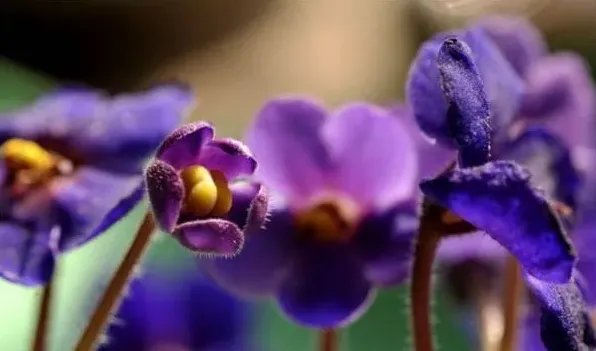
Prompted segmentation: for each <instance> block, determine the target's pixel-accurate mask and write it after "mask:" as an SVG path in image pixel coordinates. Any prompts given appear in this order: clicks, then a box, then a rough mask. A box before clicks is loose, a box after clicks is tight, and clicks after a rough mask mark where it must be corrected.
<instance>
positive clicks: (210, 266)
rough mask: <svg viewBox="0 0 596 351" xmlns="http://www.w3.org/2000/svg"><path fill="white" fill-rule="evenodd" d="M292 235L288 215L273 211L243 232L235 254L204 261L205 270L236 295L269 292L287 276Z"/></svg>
mask: <svg viewBox="0 0 596 351" xmlns="http://www.w3.org/2000/svg"><path fill="white" fill-rule="evenodd" d="M294 234H295V232H294V230H293V218H292V215H291V214H290V213H288V212H286V211H283V210H281V211H279V210H278V211H274V212H273V213H272V214H271V219H270V221H269V222H268V223H267V224H266V225H265V228H264V229H262V230H258V231H254V232H250V233H247V235H246V241H245V243H244V247H243V249H242V251H241V252H240V253H239V254H238V255H236V256H234V257H232V258H216V259H213V260H208V261H205V267H206V269H207V272H208V273H209V275H210V276H211V277H213V279H214V280H215V281H216V282H217V283H218V284H219V285H221V286H222V287H223V288H225V289H226V290H228V291H231V292H233V293H234V294H236V295H239V296H246V297H261V296H269V295H272V294H273V293H274V292H275V291H276V290H277V288H278V287H279V285H280V283H281V282H282V281H283V280H284V279H285V278H286V277H287V276H288V272H289V268H290V265H291V263H292V261H293V259H294V254H295V252H294V247H293V239H294Z"/></svg>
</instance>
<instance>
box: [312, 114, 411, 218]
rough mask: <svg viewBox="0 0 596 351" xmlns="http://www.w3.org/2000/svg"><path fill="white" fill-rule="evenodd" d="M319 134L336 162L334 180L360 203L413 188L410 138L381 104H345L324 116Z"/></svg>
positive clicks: (380, 203) (391, 199)
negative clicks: (378, 106)
mask: <svg viewBox="0 0 596 351" xmlns="http://www.w3.org/2000/svg"><path fill="white" fill-rule="evenodd" d="M322 136H323V139H324V140H325V142H326V145H327V149H328V151H329V155H330V157H331V158H332V159H333V162H334V165H335V167H336V168H335V169H334V172H335V173H334V174H335V178H334V186H336V187H338V188H339V189H338V190H340V191H341V192H344V193H346V194H349V195H351V196H352V198H353V199H355V200H356V201H358V202H359V204H361V205H362V206H363V207H366V206H371V205H372V206H374V207H377V208H378V207H386V206H389V205H392V204H394V203H395V202H396V201H400V200H403V199H404V198H406V197H407V196H409V195H411V194H412V193H413V191H414V190H415V182H416V179H417V178H416V176H417V174H416V172H417V165H416V161H417V159H416V151H415V149H414V144H413V143H412V140H411V139H410V136H409V135H408V134H407V132H406V130H405V129H404V128H403V127H402V125H401V124H400V123H399V121H398V120H397V119H396V118H393V116H391V114H389V113H388V112H386V111H385V110H382V109H379V108H377V107H374V106H371V105H367V104H351V105H348V106H345V107H344V108H342V109H340V110H338V111H336V112H335V113H334V114H333V115H332V116H331V117H330V118H329V119H328V120H327V122H326V123H325V125H324V127H323V130H322Z"/></svg>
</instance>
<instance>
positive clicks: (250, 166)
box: [198, 139, 257, 180]
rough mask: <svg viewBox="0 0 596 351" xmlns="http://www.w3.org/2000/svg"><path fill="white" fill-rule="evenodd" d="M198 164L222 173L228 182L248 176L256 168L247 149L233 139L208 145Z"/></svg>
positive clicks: (220, 140)
mask: <svg viewBox="0 0 596 351" xmlns="http://www.w3.org/2000/svg"><path fill="white" fill-rule="evenodd" d="M198 163H199V164H200V165H203V166H205V167H206V168H208V169H213V170H218V171H221V172H223V174H224V175H225V176H226V179H228V180H233V179H235V178H238V177H247V176H250V175H252V174H253V173H254V171H255V169H256V168H257V161H256V160H255V159H254V158H253V157H252V155H251V154H250V151H249V150H248V148H247V147H246V146H245V145H244V144H242V143H240V142H239V141H236V140H233V139H219V140H214V141H212V142H210V143H208V144H207V145H206V146H205V148H204V149H203V152H202V153H201V157H200V158H199V162H198Z"/></svg>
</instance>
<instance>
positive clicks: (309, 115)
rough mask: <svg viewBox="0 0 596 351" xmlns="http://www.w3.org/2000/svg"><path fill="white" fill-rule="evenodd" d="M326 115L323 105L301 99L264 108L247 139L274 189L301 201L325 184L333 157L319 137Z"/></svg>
mask: <svg viewBox="0 0 596 351" xmlns="http://www.w3.org/2000/svg"><path fill="white" fill-rule="evenodd" d="M325 116H326V112H325V110H324V109H323V107H321V106H319V105H318V104H316V103H314V102H311V101H309V100H304V99H298V98H281V99H276V100H272V101H270V102H268V103H267V104H266V105H265V106H264V107H263V108H262V109H261V111H260V112H259V114H258V116H257V118H256V120H255V121H254V123H253V124H252V126H251V127H250V128H249V131H248V133H247V138H246V140H247V144H248V146H249V147H250V149H251V150H252V151H253V153H254V156H255V158H256V159H257V160H259V167H258V169H257V174H258V175H259V177H260V179H261V180H262V181H263V183H264V184H265V185H266V186H267V187H269V188H270V189H271V190H272V191H274V192H276V193H280V194H282V195H284V196H285V197H289V198H291V199H292V200H293V201H299V200H307V199H308V198H309V197H310V196H311V195H313V194H315V193H316V192H317V191H318V190H320V189H321V187H323V186H324V185H325V183H326V179H325V177H326V172H327V171H328V168H329V167H330V160H329V156H328V155H327V150H326V149H325V145H324V144H323V142H322V140H321V138H320V136H319V133H320V130H321V127H322V125H323V123H324V122H325V120H326V117H325Z"/></svg>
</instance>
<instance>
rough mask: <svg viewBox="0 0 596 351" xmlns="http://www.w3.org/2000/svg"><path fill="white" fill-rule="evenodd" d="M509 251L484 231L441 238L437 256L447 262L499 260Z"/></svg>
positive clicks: (441, 260)
mask: <svg viewBox="0 0 596 351" xmlns="http://www.w3.org/2000/svg"><path fill="white" fill-rule="evenodd" d="M507 255H508V253H507V251H505V249H504V248H503V247H502V246H501V245H500V244H499V243H498V242H496V241H495V240H493V239H492V238H491V237H490V236H488V235H486V233H483V232H476V233H472V234H466V235H458V236H453V237H447V238H445V239H443V240H441V244H440V245H439V250H438V252H437V258H438V260H439V261H440V262H442V263H446V264H450V265H453V264H458V263H461V262H463V261H468V260H475V261H493V262H496V261H499V260H501V259H504V258H506V257H507Z"/></svg>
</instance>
